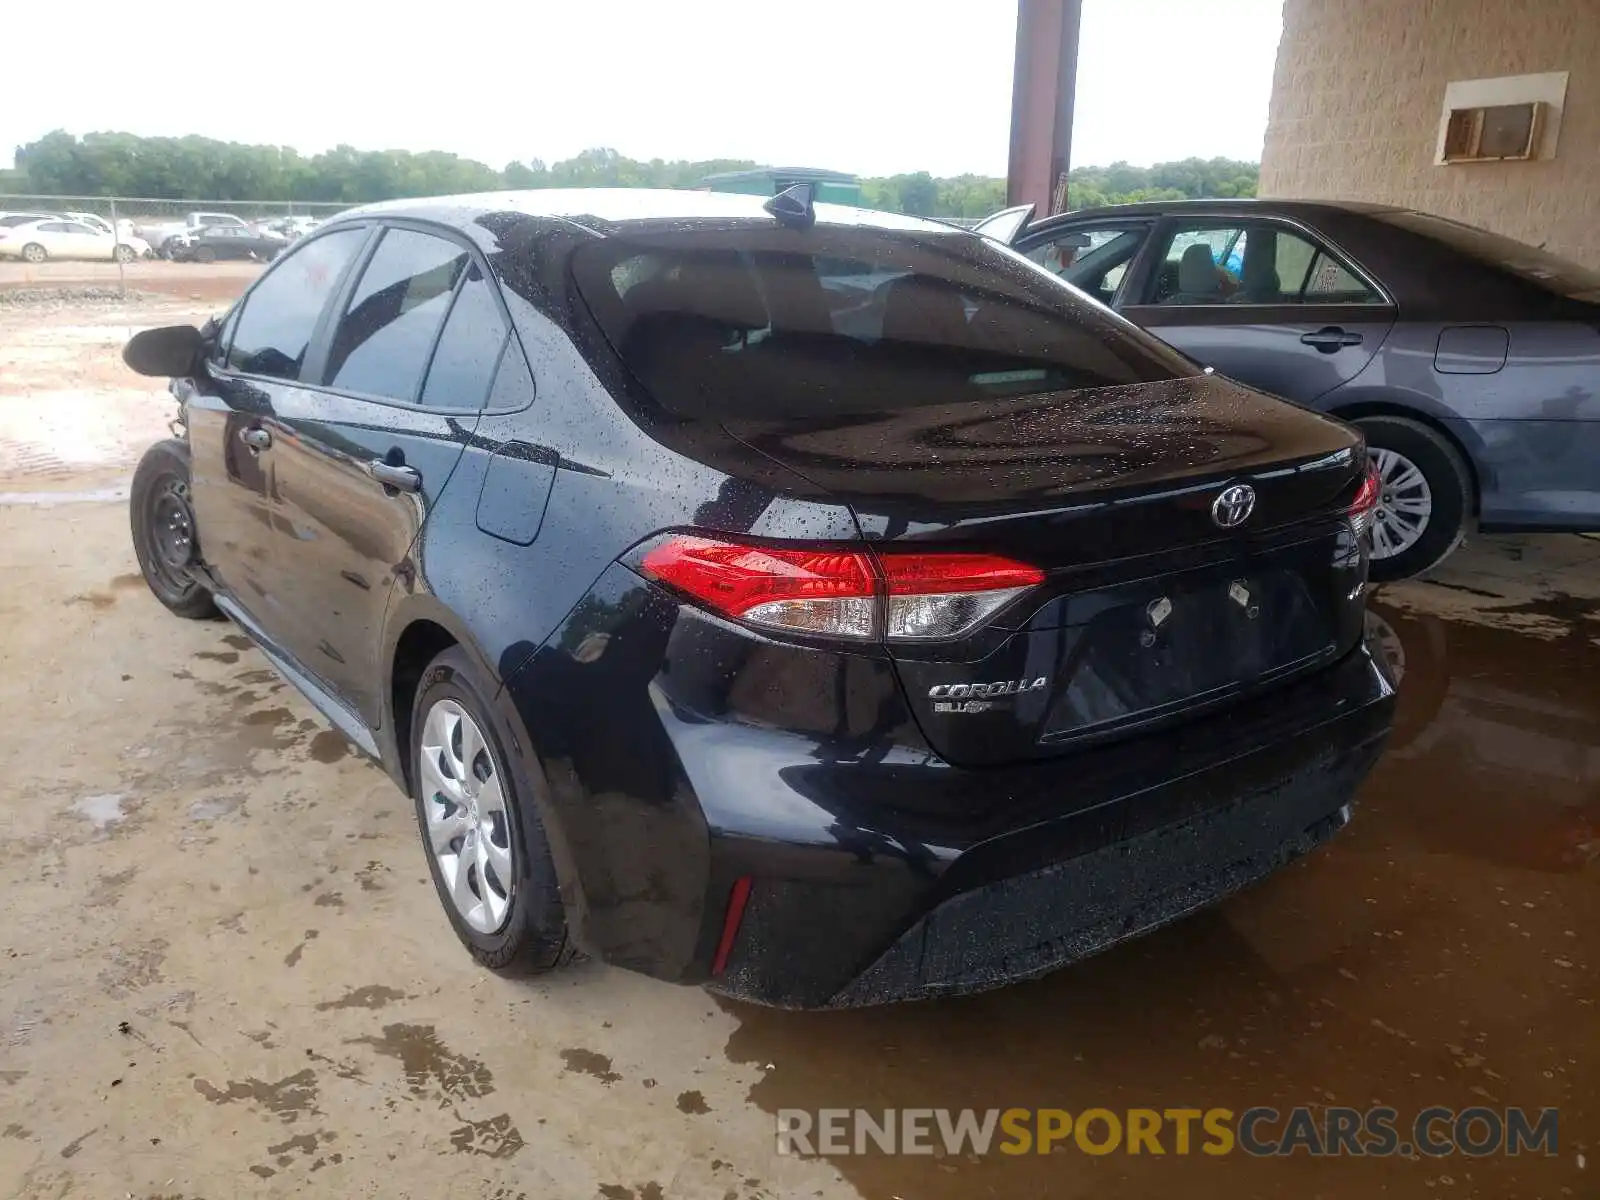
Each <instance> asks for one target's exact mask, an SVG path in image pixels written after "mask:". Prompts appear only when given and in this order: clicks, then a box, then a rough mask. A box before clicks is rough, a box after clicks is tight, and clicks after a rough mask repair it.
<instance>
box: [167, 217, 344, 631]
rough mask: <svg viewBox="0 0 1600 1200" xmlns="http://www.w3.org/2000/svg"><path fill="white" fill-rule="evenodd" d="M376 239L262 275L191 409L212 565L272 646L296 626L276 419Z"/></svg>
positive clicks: (321, 247)
mask: <svg viewBox="0 0 1600 1200" xmlns="http://www.w3.org/2000/svg"><path fill="white" fill-rule="evenodd" d="M369 232H370V231H369V230H368V229H366V228H364V227H360V228H345V229H340V230H335V231H333V232H330V233H327V234H324V235H323V236H321V237H318V238H313V239H312V240H310V241H308V242H306V243H305V244H303V245H302V246H300V247H299V248H298V249H297V250H296V251H295V253H294V254H292V255H289V256H288V257H286V258H282V259H280V260H279V261H278V262H277V263H276V264H275V265H274V266H273V267H272V269H271V270H269V271H267V272H266V273H265V274H264V275H262V277H261V278H260V279H259V280H258V281H257V282H256V284H255V286H254V287H252V288H251V289H250V290H249V291H248V292H246V293H245V295H244V297H243V298H242V299H241V300H240V301H239V302H238V303H237V304H235V305H234V308H233V311H232V312H231V313H230V314H229V316H228V319H227V321H226V322H225V323H224V325H223V328H222V331H221V334H220V336H219V338H218V345H217V352H216V360H215V361H214V362H212V363H209V364H208V365H207V366H206V368H205V370H204V371H203V372H202V373H201V374H200V376H199V377H197V378H196V379H195V380H194V381H193V388H192V390H191V391H190V393H189V395H188V397H187V398H186V401H185V406H184V411H185V415H186V419H187V421H188V428H189V446H190V452H191V454H190V457H191V470H192V472H193V492H194V509H195V521H196V526H197V531H198V533H199V538H200V546H201V549H202V552H203V554H204V556H205V560H206V564H207V565H208V566H209V567H210V568H211V570H212V572H213V573H214V574H215V575H216V576H217V578H218V579H219V580H220V581H221V583H222V585H223V587H224V589H226V591H227V592H228V594H229V595H230V596H231V597H232V599H233V600H234V601H235V603H237V604H238V605H240V606H241V607H242V608H243V609H244V610H245V611H246V613H248V614H249V615H250V616H251V617H252V618H253V619H254V620H255V623H256V624H257V625H258V626H259V627H260V628H261V630H262V631H263V632H264V633H265V634H266V635H267V636H268V638H269V639H271V640H273V641H278V640H279V639H281V638H282V637H284V636H285V634H286V631H287V625H288V620H287V613H286V612H285V607H284V603H283V596H282V586H281V583H282V578H281V571H280V570H279V569H278V568H279V567H280V566H281V564H279V563H277V562H275V561H274V559H273V557H272V553H271V551H272V540H273V539H272V534H271V527H272V514H273V511H274V510H273V505H272V500H271V495H272V490H273V468H274V464H275V462H276V453H277V448H278V442H279V440H280V439H281V435H282V434H283V433H284V432H285V431H284V430H283V428H282V427H281V425H280V424H279V423H278V413H279V411H280V410H281V409H282V408H283V407H284V406H285V405H287V404H289V403H290V398H291V397H292V396H294V395H295V394H296V393H297V392H298V390H299V388H300V381H301V378H302V375H303V373H304V368H305V365H306V355H307V352H308V350H309V348H310V346H311V343H312V339H313V335H314V333H315V331H316V329H317V327H318V325H319V323H320V322H321V321H322V318H323V313H324V310H325V309H327V307H328V305H329V303H330V301H331V300H332V298H333V296H334V294H335V292H336V291H337V289H338V287H339V284H340V282H341V281H342V280H343V278H344V275H345V272H346V271H347V270H348V269H349V268H350V266H351V264H352V263H353V262H354V261H355V258H356V255H357V253H358V252H359V251H360V249H361V247H362V245H363V244H364V243H365V242H366V240H367V236H368V233H369Z"/></svg>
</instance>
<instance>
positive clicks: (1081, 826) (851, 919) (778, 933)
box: [707, 650, 1393, 1007]
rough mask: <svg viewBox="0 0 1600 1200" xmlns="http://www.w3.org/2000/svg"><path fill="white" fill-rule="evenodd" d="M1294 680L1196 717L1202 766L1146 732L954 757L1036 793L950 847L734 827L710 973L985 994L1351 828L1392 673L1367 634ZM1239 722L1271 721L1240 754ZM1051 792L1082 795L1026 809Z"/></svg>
mask: <svg viewBox="0 0 1600 1200" xmlns="http://www.w3.org/2000/svg"><path fill="white" fill-rule="evenodd" d="M1294 690H1295V691H1298V692H1299V693H1300V694H1299V695H1285V694H1283V693H1279V694H1278V695H1277V696H1275V697H1273V698H1271V699H1269V700H1264V701H1262V702H1261V703H1262V704H1264V705H1265V704H1275V705H1276V706H1278V707H1279V708H1280V709H1281V712H1280V713H1279V714H1277V716H1278V717H1279V718H1280V719H1276V720H1271V721H1265V722H1257V721H1256V720H1255V719H1256V718H1259V717H1264V716H1265V715H1266V714H1264V713H1247V712H1240V711H1239V710H1234V712H1232V713H1230V714H1229V715H1228V716H1223V717H1218V718H1216V719H1215V720H1214V721H1208V722H1201V723H1199V724H1200V725H1202V726H1209V727H1211V729H1210V731H1208V730H1207V729H1205V728H1193V727H1191V729H1189V730H1186V731H1185V732H1184V737H1185V740H1186V741H1187V742H1188V743H1189V747H1190V749H1191V750H1193V751H1194V752H1196V753H1203V750H1201V747H1203V745H1204V743H1205V742H1206V741H1208V740H1211V739H1212V738H1214V739H1215V742H1216V744H1217V749H1218V751H1219V754H1218V756H1217V757H1216V758H1215V759H1214V761H1212V762H1211V763H1209V764H1208V765H1204V766H1195V765H1194V764H1193V760H1192V759H1191V760H1190V761H1188V762H1178V763H1174V762H1168V763H1166V764H1163V766H1164V767H1165V768H1166V769H1165V770H1163V771H1162V772H1161V773H1160V776H1159V777H1152V775H1153V772H1152V771H1151V770H1150V769H1149V767H1148V766H1145V765H1142V764H1141V763H1140V761H1139V760H1140V759H1141V758H1144V759H1145V760H1146V761H1147V762H1148V759H1149V753H1148V748H1145V752H1144V753H1143V754H1141V753H1140V751H1139V749H1138V748H1137V747H1135V746H1128V745H1124V746H1121V747H1113V748H1110V749H1109V750H1107V751H1104V752H1101V753H1102V754H1103V756H1104V757H1103V760H1102V761H1101V762H1098V763H1093V762H1086V761H1084V759H1086V758H1089V757H1092V756H1087V755H1086V756H1079V757H1076V758H1074V759H1073V760H1072V761H1071V762H1062V763H1059V764H1057V763H1051V764H1047V765H1042V766H1041V765H1034V766H1030V767H1027V768H1022V769H1020V771H1019V772H1018V773H1019V774H1022V773H1025V774H1026V775H1027V776H1029V778H1027V779H1025V780H1023V779H1010V780H1007V779H1003V778H1001V776H1004V775H1007V774H1011V772H961V773H960V774H961V775H963V776H965V777H966V778H964V779H961V780H959V781H955V780H952V781H951V783H952V785H953V787H954V788H955V789H956V790H958V791H967V792H968V793H969V794H970V795H972V796H973V798H974V799H977V798H979V797H981V795H982V792H983V790H984V789H1007V790H1009V791H1014V792H1016V793H1021V795H1022V796H1024V797H1026V798H1025V799H1023V800H1022V803H1021V804H1020V805H1019V808H1020V810H1021V814H1020V815H1021V819H1020V820H1018V821H1017V822H1016V823H1015V825H1014V827H1012V828H1009V829H1007V830H1005V831H1004V832H998V833H995V834H993V835H992V836H988V837H984V838H982V839H981V840H979V841H977V842H975V843H973V844H970V845H967V846H965V847H964V848H962V849H960V850H958V851H953V852H952V851H951V850H950V849H948V848H937V847H936V846H935V845H933V844H930V842H932V843H936V842H937V841H938V839H937V837H932V838H930V839H929V841H923V842H920V843H919V842H916V841H912V840H909V839H908V840H900V839H899V838H896V837H895V836H894V835H893V834H892V833H889V832H885V831H884V830H870V831H869V830H865V829H855V830H852V831H849V833H848V835H844V836H842V837H841V845H840V846H838V847H828V848H822V847H817V848H814V849H812V850H811V852H810V857H811V860H812V861H809V862H806V864H805V866H806V869H805V870H797V869H796V868H797V865H798V864H799V862H800V860H801V859H802V858H803V857H804V856H803V855H802V854H801V852H800V851H798V849H797V848H796V847H794V846H784V845H771V844H769V843H767V842H766V841H765V840H757V839H745V838H739V837H737V836H725V837H724V838H722V839H719V840H720V843H721V844H717V843H715V842H714V855H715V856H716V857H717V858H718V859H719V860H720V863H721V866H722V870H721V871H719V872H718V873H719V874H724V875H726V874H734V873H736V872H737V873H742V874H748V875H749V877H750V878H751V880H752V883H751V887H750V893H749V899H748V901H747V903H746V905H745V908H744V913H743V917H742V920H741V921H740V923H739V928H738V931H737V935H736V937H735V940H734V942H733V945H732V949H731V952H730V954H729V957H728V963H727V966H726V969H725V971H724V973H723V974H721V975H720V976H718V977H716V978H713V979H710V980H708V981H707V982H708V983H709V985H710V986H712V987H713V988H715V989H716V990H718V991H722V992H726V993H727V994H729V995H733V996H737V997H740V998H743V999H749V1000H754V1001H757V1002H761V1003H769V1004H778V1005H786V1006H796V1007H816V1006H829V1007H850V1006H857V1005H866V1004H880V1003H885V1002H889V1001H895V1000H905V999H916V998H926V997H933V996H942V995H954V994H960V993H966V992H975V991H982V990H984V989H986V988H992V987H997V986H1000V985H1002V984H1005V983H1010V982H1014V981H1017V980H1021V979H1027V978H1031V977H1034V976H1037V975H1041V974H1044V973H1045V972H1048V971H1050V970H1053V969H1055V968H1057V967H1060V966H1062V965H1064V964H1066V963H1069V962H1072V961H1073V960H1075V959H1079V958H1083V957H1086V956H1087V955H1090V954H1093V953H1096V952H1097V951H1100V950H1103V949H1105V948H1107V947H1108V946H1111V945H1113V944H1114V943H1116V942H1118V941H1121V940H1123V939H1125V938H1129V937H1132V936H1135V935H1137V934H1139V933H1143V932H1146V931H1148V930H1151V929H1153V928H1155V927H1157V926H1159V925H1162V924H1165V923H1166V922H1169V921H1172V920H1175V919H1177V918H1178V917H1181V916H1183V915H1184V914H1186V913H1189V912H1192V911H1194V910H1196V909H1199V908H1203V907H1205V906H1207V905H1210V904H1212V903H1215V902H1216V901H1218V900H1220V899H1222V898H1223V897H1225V896H1227V895H1228V894H1230V893H1232V892H1234V891H1237V890H1238V889H1240V888H1242V887H1245V886H1248V885H1249V884H1251V883H1254V882H1256V881H1257V880H1259V879H1261V878H1263V877H1264V876H1266V875H1268V874H1270V873H1272V872H1273V871H1275V870H1276V869H1278V868H1279V867H1281V866H1283V865H1284V864H1285V863H1287V862H1288V861H1289V860H1291V859H1292V858H1294V857H1296V856H1298V855H1300V854H1303V853H1305V852H1306V851H1308V850H1310V849H1311V848H1313V847H1314V846H1316V845H1317V844H1318V843H1320V842H1322V841H1323V840H1325V839H1327V838H1328V837H1330V836H1332V835H1333V834H1334V833H1336V832H1337V831H1338V830H1339V829H1341V828H1343V826H1344V825H1345V823H1346V822H1347V821H1348V819H1349V814H1350V802H1351V798H1352V797H1353V796H1354V794H1355V792H1356V790H1357V789H1358V788H1359V787H1360V784H1361V782H1362V780H1363V779H1364V778H1365V777H1366V774H1367V772H1368V771H1369V770H1370V769H1371V767H1372V766H1373V764H1374V763H1375V762H1376V761H1377V758H1378V756H1379V754H1380V753H1381V751H1382V748H1383V743H1384V741H1385V739H1386V738H1387V736H1388V732H1389V727H1390V724H1391V721H1392V713H1393V693H1392V689H1391V687H1390V685H1389V683H1388V681H1387V678H1386V676H1385V674H1384V671H1383V669H1382V668H1380V667H1379V666H1378V665H1377V664H1376V663H1375V662H1374V661H1373V660H1372V659H1371V657H1369V655H1368V654H1367V653H1366V651H1365V650H1358V651H1357V652H1356V653H1355V654H1352V655H1351V656H1350V657H1349V658H1348V659H1347V660H1346V661H1345V662H1344V663H1342V664H1340V666H1339V667H1337V668H1335V669H1334V670H1333V671H1331V672H1329V673H1327V674H1325V675H1322V676H1320V677H1319V678H1317V679H1314V680H1309V681H1307V682H1306V683H1304V684H1301V685H1300V687H1299V688H1298V689H1294ZM1318 710H1320V715H1319V713H1318ZM1241 722H1242V723H1245V724H1252V725H1254V726H1255V731H1256V733H1257V734H1258V735H1261V734H1266V735H1267V736H1266V738H1265V739H1264V740H1263V741H1261V742H1258V744H1257V745H1256V746H1255V747H1254V748H1252V749H1249V750H1243V751H1242V752H1240V750H1241V748H1240V746H1239V744H1238V742H1237V741H1235V742H1233V744H1232V745H1230V744H1229V739H1228V737H1227V726H1228V725H1229V724H1236V727H1237V724H1238V723H1241ZM1269 730H1270V732H1269ZM1186 757H1187V756H1180V759H1181V758H1186ZM1174 768H1175V769H1174ZM1190 768H1192V769H1190ZM808 790H811V789H808ZM1051 795H1054V796H1056V797H1057V798H1058V804H1064V805H1065V806H1067V807H1070V809H1071V811H1070V812H1064V813H1060V814H1059V815H1055V816H1043V817H1040V819H1033V818H1034V815H1035V814H1033V813H1029V812H1028V810H1029V809H1030V808H1032V807H1033V806H1034V805H1038V806H1041V807H1042V806H1043V805H1046V804H1048V802H1049V797H1050V796H1051ZM952 832H956V830H955V829H952ZM931 833H932V831H931V830H927V831H923V833H922V836H923V837H924V838H929V835H930V834H931ZM950 840H954V839H950ZM850 841H854V843H855V845H856V849H855V850H854V851H852V850H851V849H850V848H849V843H850Z"/></svg>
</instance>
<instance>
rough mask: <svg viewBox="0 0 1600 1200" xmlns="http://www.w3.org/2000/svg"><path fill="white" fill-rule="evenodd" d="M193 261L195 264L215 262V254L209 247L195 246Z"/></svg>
mask: <svg viewBox="0 0 1600 1200" xmlns="http://www.w3.org/2000/svg"><path fill="white" fill-rule="evenodd" d="M194 260H195V262H197V263H209V262H216V261H217V252H216V251H215V250H213V249H212V248H211V247H210V246H197V247H195V252H194Z"/></svg>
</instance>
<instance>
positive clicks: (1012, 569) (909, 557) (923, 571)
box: [640, 535, 1044, 641]
mask: <svg viewBox="0 0 1600 1200" xmlns="http://www.w3.org/2000/svg"><path fill="white" fill-rule="evenodd" d="M640 567H641V569H642V570H643V571H644V573H645V574H646V575H648V576H649V577H650V578H652V579H657V580H660V581H661V582H662V583H664V584H666V585H668V586H669V587H672V588H674V589H676V590H677V591H680V592H683V593H684V594H685V595H688V596H691V597H693V598H694V599H696V600H698V601H700V602H701V603H702V604H705V605H706V606H707V607H709V608H712V609H714V610H715V611H717V612H719V613H721V614H722V615H723V616H727V617H733V618H735V619H737V620H740V621H748V622H749V623H750V624H752V625H761V626H765V627H767V628H770V629H782V630H787V631H789V632H791V633H805V634H817V635H821V636H824V637H844V638H853V639H858V640H866V639H871V638H876V637H880V636H882V637H887V638H890V639H891V640H895V641H905V640H916V639H928V638H950V637H957V636H959V635H961V634H963V633H966V632H967V631H968V630H971V629H973V628H974V627H976V626H977V625H979V624H981V623H982V622H983V621H985V620H987V619H988V618H989V617H991V616H993V615H994V614H995V613H996V612H998V611H999V610H1000V609H1001V608H1003V607H1004V606H1005V605H1006V604H1007V603H1009V602H1010V601H1011V600H1012V599H1013V598H1015V597H1016V596H1018V595H1020V594H1021V593H1022V592H1024V591H1026V590H1027V589H1028V588H1030V587H1032V586H1034V585H1035V584H1038V583H1041V582H1043V580H1044V572H1043V571H1041V570H1039V569H1038V568H1037V567H1031V566H1028V565H1026V564H1025V563H1018V562H1013V561H1012V560H1010V559H1008V558H1001V557H999V556H998V555H993V554H962V553H952V554H939V553H895V552H885V553H882V554H880V555H877V556H874V555H872V554H869V553H868V552H867V551H865V550H862V549H853V548H844V549H840V548H836V547H789V546H784V547H773V546H747V545H740V544H738V543H735V542H724V541H720V540H714V539H711V538H703V537H694V536H688V535H674V536H671V537H668V538H666V539H665V540H663V541H661V542H659V543H658V544H656V545H655V546H653V547H651V548H650V549H649V550H648V551H646V553H645V554H644V557H643V558H642V560H641V561H640Z"/></svg>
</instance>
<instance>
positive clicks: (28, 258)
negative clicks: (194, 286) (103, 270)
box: [0, 217, 150, 263]
mask: <svg viewBox="0 0 1600 1200" xmlns="http://www.w3.org/2000/svg"><path fill="white" fill-rule="evenodd" d="M149 254H150V243H149V242H147V241H145V240H144V239H143V238H137V237H136V238H123V239H119V238H116V237H114V236H112V235H111V234H109V233H104V232H102V231H101V230H98V229H95V228H93V227H91V226H89V225H85V224H84V223H83V222H82V221H69V220H67V219H66V218H64V217H41V218H40V219H38V220H35V221H25V222H23V223H21V224H19V225H0V258H20V259H21V260H22V261H23V262H30V263H42V262H44V261H45V260H47V259H51V258H85V259H94V260H98V261H101V262H112V261H116V262H132V261H133V260H134V259H136V258H143V257H146V256H148V255H149Z"/></svg>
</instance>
